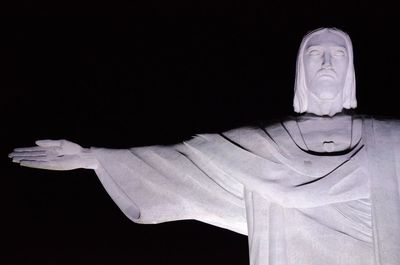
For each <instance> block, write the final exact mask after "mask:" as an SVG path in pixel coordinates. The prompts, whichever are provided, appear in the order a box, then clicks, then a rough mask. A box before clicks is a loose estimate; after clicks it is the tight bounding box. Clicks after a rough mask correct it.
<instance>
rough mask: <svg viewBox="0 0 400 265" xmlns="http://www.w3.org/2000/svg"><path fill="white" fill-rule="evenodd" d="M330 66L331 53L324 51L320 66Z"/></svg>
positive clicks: (328, 67)
mask: <svg viewBox="0 0 400 265" xmlns="http://www.w3.org/2000/svg"><path fill="white" fill-rule="evenodd" d="M331 67H332V64H331V55H330V54H329V53H328V52H326V53H324V58H323V61H322V68H324V69H330V68H331Z"/></svg>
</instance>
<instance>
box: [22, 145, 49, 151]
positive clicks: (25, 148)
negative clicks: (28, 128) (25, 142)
mask: <svg viewBox="0 0 400 265" xmlns="http://www.w3.org/2000/svg"><path fill="white" fill-rule="evenodd" d="M44 150H46V149H45V148H44V147H41V146H33V147H19V148H15V149H14V152H33V151H44Z"/></svg>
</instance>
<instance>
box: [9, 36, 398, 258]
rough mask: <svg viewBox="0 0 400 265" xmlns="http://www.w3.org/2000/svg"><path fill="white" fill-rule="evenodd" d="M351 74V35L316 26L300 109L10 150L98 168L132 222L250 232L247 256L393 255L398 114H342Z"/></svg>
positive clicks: (351, 88) (298, 97)
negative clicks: (143, 135) (124, 141)
mask: <svg viewBox="0 0 400 265" xmlns="http://www.w3.org/2000/svg"><path fill="white" fill-rule="evenodd" d="M354 76H355V73H354V66H353V51H352V44H351V41H350V38H349V37H348V36H347V34H346V33H344V32H342V31H340V30H337V29H327V28H323V29H318V30H316V31H313V32H311V33H309V34H307V35H306V36H305V37H304V39H303V41H302V43H301V45H300V49H299V54H298V59H297V71H296V82H295V96H294V109H295V111H296V112H298V113H303V114H302V115H299V116H296V117H288V118H287V119H285V120H282V121H281V122H279V123H275V124H270V125H267V126H260V127H243V128H238V129H234V130H231V131H227V132H224V133H221V134H203V135H198V136H196V137H194V138H193V139H191V140H189V141H187V142H183V143H180V144H176V145H172V146H147V147H135V148H130V149H119V150H114V149H104V148H90V149H85V148H82V147H81V146H79V145H78V144H75V143H72V142H70V141H67V140H40V141H37V142H36V144H37V146H35V147H27V148H16V149H15V150H14V152H13V153H11V154H10V155H9V156H10V158H12V159H13V162H16V163H20V165H22V166H28V167H34V168H43V169H50V170H71V169H75V168H87V169H94V170H95V172H96V174H97V175H98V177H99V179H100V181H101V183H102V184H103V185H104V187H105V189H106V190H107V192H108V193H109V194H110V196H111V197H112V199H113V200H114V201H115V203H116V204H117V205H118V207H119V208H120V209H121V210H122V211H123V212H124V213H125V215H126V216H127V217H128V218H130V219H131V220H132V221H134V222H137V223H148V224H154V223H160V222H167V221H176V220H183V219H196V220H199V221H202V222H206V223H209V224H211V225H215V226H219V227H222V228H225V229H229V230H232V231H234V232H237V233H241V234H245V235H248V238H249V250H250V264H252V265H256V264H257V265H258V264H263V265H277V264H279V265H314V264H315V265H317V264H318V265H320V264H327V265H339V264H340V265H344V264H348V265H389V264H393V265H394V264H400V192H399V190H400V185H399V183H400V175H399V174H398V172H400V171H399V168H398V167H399V165H400V161H399V159H400V153H399V150H400V146H399V145H400V133H399V131H400V123H399V122H398V121H395V120H376V119H373V118H370V117H365V116H360V115H354V114H348V113H346V111H345V110H344V109H351V108H355V107H356V105H357V102H356V98H355V78H354Z"/></svg>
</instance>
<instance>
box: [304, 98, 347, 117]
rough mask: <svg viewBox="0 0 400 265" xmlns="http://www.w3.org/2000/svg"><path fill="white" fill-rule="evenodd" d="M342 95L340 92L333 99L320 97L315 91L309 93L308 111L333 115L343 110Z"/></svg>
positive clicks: (321, 114)
mask: <svg viewBox="0 0 400 265" xmlns="http://www.w3.org/2000/svg"><path fill="white" fill-rule="evenodd" d="M341 97H342V95H341V94H340V93H339V94H338V95H337V96H336V97H335V98H333V99H320V98H318V97H317V96H316V95H314V94H313V93H309V96H308V106H307V107H308V108H307V112H308V113H313V114H315V115H319V116H330V117H332V116H334V115H335V114H337V113H339V112H341V111H342V110H343V104H342V101H341Z"/></svg>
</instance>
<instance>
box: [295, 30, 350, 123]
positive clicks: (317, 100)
mask: <svg viewBox="0 0 400 265" xmlns="http://www.w3.org/2000/svg"><path fill="white" fill-rule="evenodd" d="M355 87H356V85H355V74H354V64H353V47H352V44H351V40H350V37H349V36H348V35H347V34H346V33H345V32H343V31H341V30H338V29H336V28H321V29H317V30H315V31H312V32H310V33H308V34H307V35H306V36H305V37H304V38H303V41H302V42H301V45H300V49H299V53H298V56H297V69H296V81H295V95H294V102H293V106H294V111H295V112H298V113H303V112H309V113H314V114H316V115H329V116H333V115H335V114H336V113H338V112H341V111H342V110H343V108H345V109H350V108H356V107H357V100H356V91H355Z"/></svg>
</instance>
